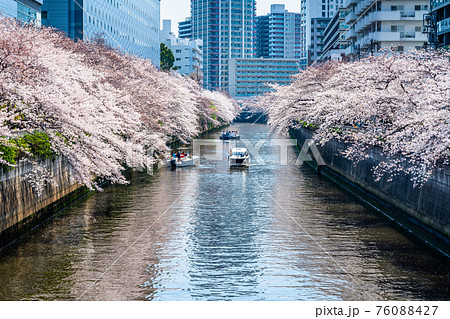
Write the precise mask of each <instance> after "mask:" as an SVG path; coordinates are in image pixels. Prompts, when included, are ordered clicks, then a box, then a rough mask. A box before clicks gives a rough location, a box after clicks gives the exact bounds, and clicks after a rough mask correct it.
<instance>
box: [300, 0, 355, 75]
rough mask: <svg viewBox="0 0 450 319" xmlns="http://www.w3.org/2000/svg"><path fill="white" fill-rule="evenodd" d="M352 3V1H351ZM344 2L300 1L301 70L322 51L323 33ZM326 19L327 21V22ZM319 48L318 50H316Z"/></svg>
mask: <svg viewBox="0 0 450 319" xmlns="http://www.w3.org/2000/svg"><path fill="white" fill-rule="evenodd" d="M353 1H354V0H353ZM343 4H344V0H301V1H300V14H301V31H300V32H301V40H300V55H301V57H300V65H301V66H302V68H304V67H306V66H308V65H309V64H311V62H313V61H314V59H315V57H319V56H320V54H321V52H320V49H323V38H324V36H323V32H324V31H325V27H326V25H325V24H326V23H328V22H329V20H330V18H332V17H333V16H334V14H335V12H336V11H337V10H338V9H339V8H340V7H342V6H343ZM327 19H328V20H327ZM317 48H319V50H317Z"/></svg>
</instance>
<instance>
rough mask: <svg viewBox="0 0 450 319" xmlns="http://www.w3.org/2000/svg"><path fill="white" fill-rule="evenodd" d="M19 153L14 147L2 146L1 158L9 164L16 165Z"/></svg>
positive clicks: (0, 149) (0, 148)
mask: <svg viewBox="0 0 450 319" xmlns="http://www.w3.org/2000/svg"><path fill="white" fill-rule="evenodd" d="M8 144H9V143H8ZM17 153H18V151H17V148H16V147H14V146H9V145H0V157H1V158H2V159H3V160H5V161H6V162H8V163H9V164H12V165H14V164H16V159H17ZM3 168H5V167H3Z"/></svg>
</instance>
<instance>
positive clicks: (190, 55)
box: [160, 20, 203, 76]
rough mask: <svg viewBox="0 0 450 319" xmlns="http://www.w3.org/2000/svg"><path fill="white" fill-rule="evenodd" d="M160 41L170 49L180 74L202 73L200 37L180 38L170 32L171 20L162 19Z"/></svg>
mask: <svg viewBox="0 0 450 319" xmlns="http://www.w3.org/2000/svg"><path fill="white" fill-rule="evenodd" d="M160 41H161V43H164V44H165V45H166V46H167V47H168V48H169V49H170V50H172V52H173V55H174V57H175V63H174V66H175V67H176V69H177V70H176V71H177V72H178V73H180V74H181V75H186V76H188V75H190V74H192V73H203V43H202V42H203V41H202V40H200V39H197V40H192V39H180V38H177V37H176V36H175V35H174V34H173V33H172V23H171V20H163V29H162V30H161V39H160Z"/></svg>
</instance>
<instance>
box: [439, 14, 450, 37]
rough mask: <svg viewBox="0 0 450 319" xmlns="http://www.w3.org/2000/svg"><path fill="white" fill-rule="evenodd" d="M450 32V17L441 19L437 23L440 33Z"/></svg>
mask: <svg viewBox="0 0 450 319" xmlns="http://www.w3.org/2000/svg"><path fill="white" fill-rule="evenodd" d="M448 32H450V18H447V19H444V20H441V21H439V22H438V23H437V33H438V35H441V34H444V33H448Z"/></svg>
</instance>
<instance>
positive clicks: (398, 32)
mask: <svg viewBox="0 0 450 319" xmlns="http://www.w3.org/2000/svg"><path fill="white" fill-rule="evenodd" d="M345 7H346V8H347V9H348V14H347V16H346V18H345V23H346V24H347V25H349V30H348V31H347V32H346V33H345V35H344V36H345V39H346V40H349V41H350V46H349V47H348V48H347V49H346V55H350V56H353V57H360V56H364V55H367V54H373V53H374V52H376V51H378V50H380V49H382V48H392V49H394V50H396V51H399V52H403V51H408V50H411V49H419V48H422V47H423V45H424V43H425V42H426V41H427V36H426V35H425V34H424V33H423V32H422V31H423V28H422V25H423V17H424V15H425V14H427V12H428V10H429V2H428V0H389V1H387V0H386V1H381V0H378V1H377V0H369V1H368V0H364V1H362V0H346V1H345Z"/></svg>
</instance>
